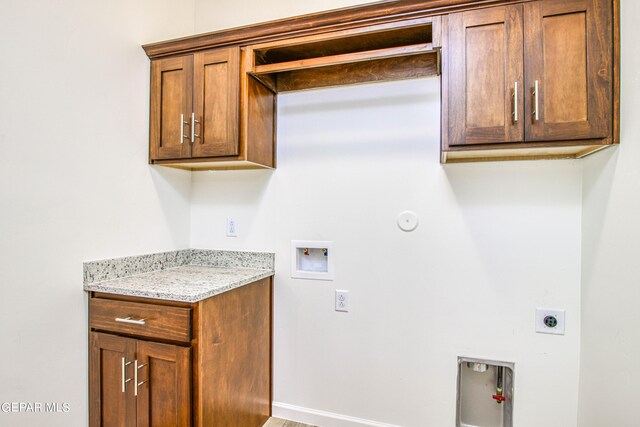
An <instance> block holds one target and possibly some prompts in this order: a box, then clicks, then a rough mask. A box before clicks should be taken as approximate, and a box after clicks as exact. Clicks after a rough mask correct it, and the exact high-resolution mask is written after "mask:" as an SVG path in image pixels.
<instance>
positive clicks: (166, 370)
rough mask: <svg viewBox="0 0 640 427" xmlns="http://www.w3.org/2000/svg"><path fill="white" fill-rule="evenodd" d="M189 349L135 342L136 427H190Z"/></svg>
mask: <svg viewBox="0 0 640 427" xmlns="http://www.w3.org/2000/svg"><path fill="white" fill-rule="evenodd" d="M190 354H191V349H190V348H186V347H179V346H175V345H169V344H160V343H154V342H149V341H138V344H137V361H138V364H137V368H138V375H137V380H138V386H137V390H136V394H137V418H138V420H137V421H138V423H137V427H175V426H181V427H188V426H190V425H191V357H190Z"/></svg>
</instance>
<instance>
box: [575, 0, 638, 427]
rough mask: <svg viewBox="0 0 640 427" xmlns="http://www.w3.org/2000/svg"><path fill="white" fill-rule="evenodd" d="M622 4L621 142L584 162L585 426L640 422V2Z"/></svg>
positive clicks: (582, 420)
mask: <svg viewBox="0 0 640 427" xmlns="http://www.w3.org/2000/svg"><path fill="white" fill-rule="evenodd" d="M621 9H622V10H621V16H622V22H621V24H622V36H621V38H622V80H621V85H622V94H621V95H622V96H621V144H620V147H619V148H617V149H616V150H615V151H613V150H609V151H605V152H604V153H601V154H598V155H596V156H592V157H589V158H588V159H585V164H584V193H583V194H584V195H583V200H584V201H583V226H582V232H583V245H582V248H583V252H582V253H583V260H582V310H583V312H582V323H583V330H582V349H581V370H580V406H579V414H580V416H579V421H580V422H579V425H580V427H601V426H616V427H632V426H637V425H638V415H637V405H638V399H639V397H640V392H639V391H638V385H639V384H640V364H639V363H638V362H639V361H640V309H639V305H640V286H638V278H639V277H640V263H639V262H638V254H640V239H639V235H640V224H639V223H638V219H639V218H640V166H639V165H640V122H638V118H637V116H638V113H639V109H638V102H637V99H638V96H640V58H638V55H637V40H639V39H640V29H639V28H638V25H637V21H638V18H640V4H638V2H635V1H631V0H623V1H622V2H621Z"/></svg>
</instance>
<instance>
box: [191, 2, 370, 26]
mask: <svg viewBox="0 0 640 427" xmlns="http://www.w3.org/2000/svg"><path fill="white" fill-rule="evenodd" d="M371 2H372V1H370V0H364V1H363V0H305V1H298V0H268V1H264V0H236V1H234V2H233V3H232V5H233V6H232V7H230V4H231V3H229V2H221V1H215V0H195V9H196V14H195V23H196V32H197V33H207V32H209V31H215V30H220V29H225V28H232V27H239V26H243V25H251V24H255V23H257V22H264V21H271V20H274V19H281V18H288V17H291V16H298V15H303V14H307V13H314V12H320V11H323V10H330V9H337V8H342V7H348V6H354V5H357V4H362V3H371Z"/></svg>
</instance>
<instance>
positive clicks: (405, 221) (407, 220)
mask: <svg viewBox="0 0 640 427" xmlns="http://www.w3.org/2000/svg"><path fill="white" fill-rule="evenodd" d="M398 227H400V230H402V231H413V230H415V229H416V228H418V215H416V213H415V212H413V211H404V212H400V215H398Z"/></svg>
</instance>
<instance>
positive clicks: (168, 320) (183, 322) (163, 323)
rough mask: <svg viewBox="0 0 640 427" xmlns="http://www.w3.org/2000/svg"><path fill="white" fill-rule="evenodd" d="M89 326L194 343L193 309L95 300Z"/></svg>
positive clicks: (92, 299) (90, 312)
mask: <svg viewBox="0 0 640 427" xmlns="http://www.w3.org/2000/svg"><path fill="white" fill-rule="evenodd" d="M89 327H90V328H93V329H100V330H104V331H112V332H122V333H127V334H132V335H139V336H143V337H148V338H160V339H167V340H175V341H190V340H191V309H189V308H182V307H169V306H165V305H157V304H145V303H137V302H128V301H117V300H110V299H101V298H91V299H90V300H89Z"/></svg>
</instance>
